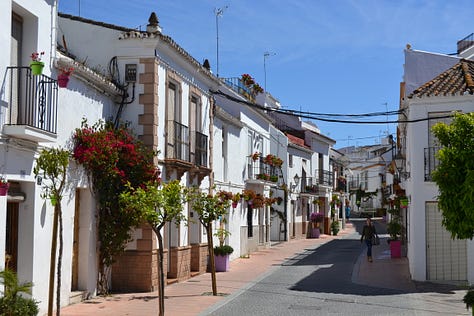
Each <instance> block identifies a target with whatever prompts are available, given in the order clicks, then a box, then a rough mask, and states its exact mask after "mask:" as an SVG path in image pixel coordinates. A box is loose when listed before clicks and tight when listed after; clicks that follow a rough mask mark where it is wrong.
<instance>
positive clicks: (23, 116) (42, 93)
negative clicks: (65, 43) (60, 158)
mask: <svg viewBox="0 0 474 316" xmlns="http://www.w3.org/2000/svg"><path fill="white" fill-rule="evenodd" d="M6 79H7V82H8V86H9V96H8V100H9V108H8V112H9V113H8V116H7V121H6V122H5V124H8V125H26V126H30V127H34V128H37V129H39V130H42V131H45V132H49V133H53V134H56V133H57V128H58V85H57V81H56V80H55V79H53V78H50V77H48V76H45V75H33V74H32V72H31V69H30V68H29V67H7V77H6Z"/></svg>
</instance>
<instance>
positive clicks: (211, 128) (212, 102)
mask: <svg viewBox="0 0 474 316" xmlns="http://www.w3.org/2000/svg"><path fill="white" fill-rule="evenodd" d="M209 104H210V109H209V169H211V172H210V173H209V194H212V188H213V187H214V155H213V152H214V111H215V106H216V105H215V104H216V100H215V99H214V96H213V95H211V97H210V98H209Z"/></svg>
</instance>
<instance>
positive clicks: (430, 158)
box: [425, 147, 441, 181]
mask: <svg viewBox="0 0 474 316" xmlns="http://www.w3.org/2000/svg"><path fill="white" fill-rule="evenodd" d="M440 148H441V147H428V148H425V181H433V179H432V177H431V173H432V172H433V170H435V169H436V167H438V165H439V160H438V158H437V157H436V153H438V151H439V149H440Z"/></svg>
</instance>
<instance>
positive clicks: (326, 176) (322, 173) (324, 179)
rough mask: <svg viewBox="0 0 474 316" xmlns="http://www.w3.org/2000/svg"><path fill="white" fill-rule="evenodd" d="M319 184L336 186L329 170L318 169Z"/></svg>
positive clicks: (316, 173)
mask: <svg viewBox="0 0 474 316" xmlns="http://www.w3.org/2000/svg"><path fill="white" fill-rule="evenodd" d="M315 175H316V179H317V184H319V185H324V186H328V187H331V186H332V185H333V184H334V179H333V174H332V172H331V171H329V170H323V169H316V172H315Z"/></svg>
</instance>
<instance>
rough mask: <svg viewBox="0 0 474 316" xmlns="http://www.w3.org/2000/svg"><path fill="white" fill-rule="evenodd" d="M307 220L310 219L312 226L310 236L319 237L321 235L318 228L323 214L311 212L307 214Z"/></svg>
mask: <svg viewBox="0 0 474 316" xmlns="http://www.w3.org/2000/svg"><path fill="white" fill-rule="evenodd" d="M309 220H310V221H311V224H312V226H313V227H312V229H311V237H313V238H319V236H320V235H321V230H320V229H319V226H320V224H321V223H322V221H323V220H324V214H322V213H315V212H313V213H311V215H310V216H309Z"/></svg>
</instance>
